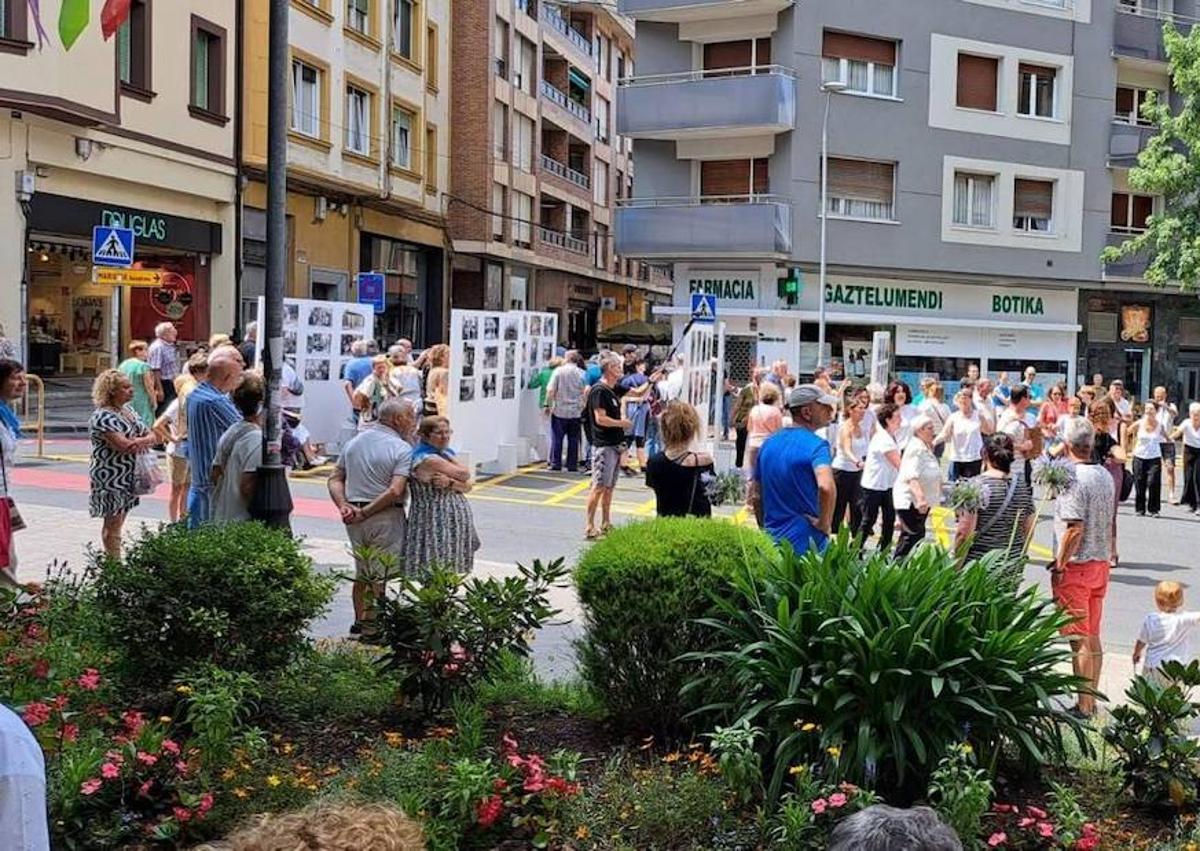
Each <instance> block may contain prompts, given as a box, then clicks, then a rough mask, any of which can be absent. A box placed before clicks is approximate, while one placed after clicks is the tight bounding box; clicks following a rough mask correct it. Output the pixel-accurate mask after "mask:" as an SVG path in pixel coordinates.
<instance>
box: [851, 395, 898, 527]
mask: <svg viewBox="0 0 1200 851" xmlns="http://www.w3.org/2000/svg"><path fill="white" fill-rule="evenodd" d="M875 415H876V417H877V418H878V421H879V427H878V428H877V429H875V434H874V436H872V437H871V442H870V443H869V444H868V445H867V460H866V463H865V464H864V465H863V474H862V503H863V506H862V525H861V526H859V528H858V534H859V535H860V537H861V538H862V540H863V541H866V540H867V538H869V537H871V531H872V530H873V529H874V528H875V521H876V520H877V519H878V518H879V513H880V510H882V511H883V525H882V526H881V527H880V529H879V548H880V549H881V550H882V549H886V548H887V547H888V546H889V545H890V544H891V543H892V532H893V531H894V530H895V527H896V509H895V507H894V506H893V504H892V485H894V484H895V483H896V472H897V471H898V470H899V469H900V447H898V446H897V445H896V432H897V431H899V430H900V409H899V408H897V407H896V406H895V405H893V404H891V403H888V402H884V403H883V404H882V405H880V406H879V410H878V411H876V412H875Z"/></svg>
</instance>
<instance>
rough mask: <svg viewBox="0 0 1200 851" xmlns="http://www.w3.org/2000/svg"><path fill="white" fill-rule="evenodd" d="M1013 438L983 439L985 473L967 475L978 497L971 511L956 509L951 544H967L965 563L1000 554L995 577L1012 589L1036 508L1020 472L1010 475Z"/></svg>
mask: <svg viewBox="0 0 1200 851" xmlns="http://www.w3.org/2000/svg"><path fill="white" fill-rule="evenodd" d="M1014 454H1015V453H1014V451H1013V440H1012V438H1011V437H1009V436H1008V435H1007V434H1005V433H1003V432H999V433H997V434H991V435H988V436H987V437H985V438H984V439H983V472H982V473H981V474H980V475H978V476H975V477H974V478H972V479H971V482H972V484H974V485H976V486H978V488H979V490H980V496H981V499H980V501H979V505H978V507H977V508H975V509H974V510H969V511H968V510H963V511H959V512H958V523H957V526H956V527H955V532H954V548H955V551H956V552H960V551H961V548H962V547H964V546H965V547H966V548H967V551H966V553H965V557H964V561H968V562H969V561H975V560H977V559H979V558H980V557H981V556H983V555H984V554H985V553H989V552H996V551H999V552H1002V553H1004V555H1003V557H1002V558H1001V560H1000V562H999V565H998V567H999V576H998V577H997V578H998V579H1000V580H1001V581H1002V582H1003V584H1004V585H1005V587H1007V588H1009V589H1011V590H1013V591H1016V590H1017V589H1018V588H1019V587H1020V585H1021V579H1022V577H1023V576H1024V571H1025V541H1026V540H1028V538H1029V531H1030V529H1031V528H1032V527H1033V523H1034V520H1035V519H1036V518H1035V514H1036V509H1035V508H1034V504H1033V491H1032V490H1031V489H1030V487H1029V482H1028V481H1027V480H1026V479H1025V478H1024V477H1023V476H1015V475H1013V473H1012V465H1013V457H1014Z"/></svg>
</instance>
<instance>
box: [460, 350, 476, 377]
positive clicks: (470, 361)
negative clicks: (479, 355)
mask: <svg viewBox="0 0 1200 851" xmlns="http://www.w3.org/2000/svg"><path fill="white" fill-rule="evenodd" d="M462 374H463V378H466V377H468V376H472V375H474V374H475V347H474V346H472V345H471V344H470V343H463V347H462Z"/></svg>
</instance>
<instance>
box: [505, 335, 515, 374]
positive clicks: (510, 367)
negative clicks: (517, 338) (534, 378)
mask: <svg viewBox="0 0 1200 851" xmlns="http://www.w3.org/2000/svg"><path fill="white" fill-rule="evenodd" d="M504 374H505V375H516V374H517V344H516V343H506V344H505V346H504Z"/></svg>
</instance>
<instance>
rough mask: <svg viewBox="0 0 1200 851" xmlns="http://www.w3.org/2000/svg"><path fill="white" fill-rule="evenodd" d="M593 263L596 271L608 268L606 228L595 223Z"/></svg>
mask: <svg viewBox="0 0 1200 851" xmlns="http://www.w3.org/2000/svg"><path fill="white" fill-rule="evenodd" d="M593 262H594V263H595V264H596V268H597V269H607V268H608V226H607V225H602V224H600V223H599V222H597V223H596V253H595V255H594V257H593Z"/></svg>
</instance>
